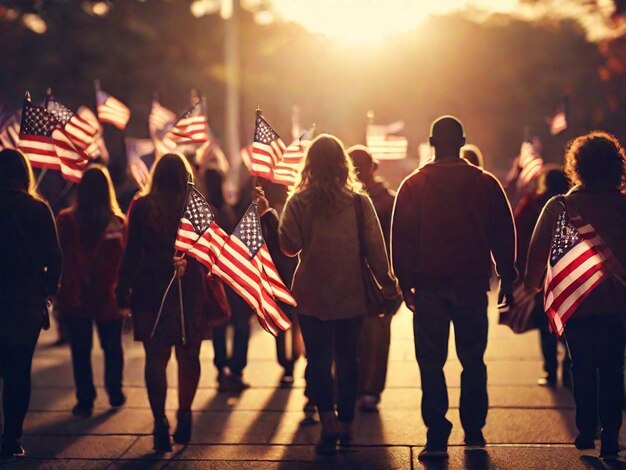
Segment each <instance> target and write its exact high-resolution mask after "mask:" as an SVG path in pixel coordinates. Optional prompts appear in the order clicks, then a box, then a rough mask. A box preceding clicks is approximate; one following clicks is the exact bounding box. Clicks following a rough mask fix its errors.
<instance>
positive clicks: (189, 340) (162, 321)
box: [117, 154, 210, 452]
mask: <svg viewBox="0 0 626 470" xmlns="http://www.w3.org/2000/svg"><path fill="white" fill-rule="evenodd" d="M191 175H192V173H191V168H190V166H189V164H188V163H187V161H186V160H185V159H184V158H183V157H182V156H181V155H178V154H167V155H164V156H163V157H162V158H161V159H159V160H158V161H157V163H156V164H155V165H154V167H153V169H152V177H151V182H150V184H149V186H148V188H147V190H146V191H145V192H144V193H143V194H142V195H140V196H139V197H138V198H137V199H135V200H134V201H133V203H132V205H131V207H130V211H129V220H128V242H127V245H126V251H125V252H124V257H123V259H122V266H121V269H120V276H119V284H118V287H117V299H118V300H117V302H118V306H119V307H120V308H124V309H127V308H130V309H131V310H132V315H133V324H134V331H135V340H137V341H141V342H143V345H144V349H145V352H146V365H145V380H146V386H147V389H148V398H149V399H150V407H151V409H152V414H153V415H154V434H153V435H154V449H155V450H156V451H157V452H169V451H171V442H170V436H169V423H168V420H167V417H166V416H165V398H166V392H167V379H166V374H165V370H166V367H167V363H168V361H169V359H170V355H171V353H172V347H173V348H174V349H175V351H176V358H177V361H178V403H179V408H178V414H177V419H178V426H177V428H176V431H175V433H174V441H175V442H176V443H179V444H186V443H188V442H189V440H190V438H191V404H192V402H193V399H194V396H195V394H196V390H197V388H198V381H199V379H200V345H201V343H202V340H204V339H207V338H209V336H210V326H209V320H208V316H207V315H204V314H203V313H205V312H204V308H205V305H206V302H205V299H206V296H205V294H206V284H205V276H206V273H205V272H204V270H203V268H202V266H201V265H200V264H199V263H197V262H196V261H195V260H193V259H191V260H189V262H188V264H187V265H186V270H185V271H184V275H183V276H182V277H181V278H180V280H181V282H180V283H179V282H173V284H172V288H171V290H170V292H169V295H168V296H167V297H166V298H165V301H164V303H163V306H162V314H161V316H160V317H159V315H158V314H159V310H160V307H161V300H162V297H163V293H164V292H165V290H166V288H167V286H168V284H169V283H170V280H171V279H172V277H173V273H174V269H175V265H174V261H173V254H174V241H175V239H176V231H177V229H178V224H179V221H180V217H181V212H182V210H183V206H184V205H185V196H186V193H187V186H188V182H189V181H190V180H191V178H192V176H191ZM180 274H181V273H180V272H179V275H180ZM179 286H182V304H183V311H181V309H180V307H179V302H180V300H179V295H180V292H179ZM157 320H158V321H157Z"/></svg>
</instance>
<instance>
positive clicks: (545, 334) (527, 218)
mask: <svg viewBox="0 0 626 470" xmlns="http://www.w3.org/2000/svg"><path fill="white" fill-rule="evenodd" d="M567 189H568V182H567V178H566V176H565V173H563V171H561V170H560V169H558V168H551V169H550V168H548V169H544V170H543V171H542V173H541V174H540V175H539V178H538V184H537V191H536V192H535V193H533V194H529V195H527V196H525V197H524V198H523V199H522V201H521V202H520V204H519V205H518V206H517V207H516V208H515V212H514V213H515V228H516V229H517V263H516V266H517V271H518V272H519V273H523V272H524V271H525V270H526V257H527V255H528V246H529V245H530V237H531V235H532V233H533V229H534V228H535V224H536V223H537V219H539V214H540V213H541V209H543V206H545V204H546V202H548V201H549V200H550V199H551V198H553V197H554V196H556V195H558V194H564V193H566V192H567ZM531 316H532V321H533V323H534V324H535V325H536V326H537V327H538V329H539V339H540V346H541V354H542V356H543V370H544V371H545V373H546V375H545V376H543V377H539V379H538V380H537V384H538V385H541V386H546V387H555V386H556V383H557V377H558V366H559V363H558V359H557V344H558V339H557V336H556V335H555V334H554V333H553V332H551V331H550V327H549V325H548V318H547V317H546V314H545V311H544V308H543V291H542V292H538V293H537V294H536V295H535V307H534V309H533V312H532V314H531ZM570 367H571V364H570V358H569V354H567V352H565V354H564V358H563V362H562V364H561V383H562V384H563V386H564V387H566V388H571V386H572V385H571V377H570Z"/></svg>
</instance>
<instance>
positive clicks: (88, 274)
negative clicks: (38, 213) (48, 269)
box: [57, 209, 126, 321]
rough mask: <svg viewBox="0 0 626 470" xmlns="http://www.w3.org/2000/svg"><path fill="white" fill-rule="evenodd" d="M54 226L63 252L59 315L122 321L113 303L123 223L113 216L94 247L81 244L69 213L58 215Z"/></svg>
mask: <svg viewBox="0 0 626 470" xmlns="http://www.w3.org/2000/svg"><path fill="white" fill-rule="evenodd" d="M57 226H58V228H59V240H60V242H61V248H62V249H63V274H62V276H61V289H60V290H59V311H60V313H61V315H71V316H80V317H85V318H93V319H94V320H97V321H108V320H117V319H119V318H121V317H120V315H119V313H118V309H117V305H116V300H115V286H116V285H117V276H118V272H119V268H120V263H121V260H122V252H123V251H124V244H125V238H126V224H125V222H124V219H123V218H121V217H117V216H113V217H112V218H111V221H110V222H109V224H108V226H107V227H106V229H105V230H104V233H103V234H102V237H101V239H100V240H99V241H98V242H97V243H96V245H95V246H87V245H86V244H85V243H83V240H82V239H81V235H80V230H79V228H78V223H77V221H76V216H75V214H74V212H73V211H72V210H71V209H65V210H63V211H62V212H61V213H60V214H59V216H58V217H57Z"/></svg>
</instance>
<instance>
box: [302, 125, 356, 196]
mask: <svg viewBox="0 0 626 470" xmlns="http://www.w3.org/2000/svg"><path fill="white" fill-rule="evenodd" d="M342 190H347V191H349V192H352V193H362V192H363V185H362V184H361V183H360V182H359V180H358V179H357V176H356V171H355V169H354V165H353V163H352V160H351V159H350V157H349V156H348V154H347V153H346V150H345V148H344V146H343V143H342V142H341V140H339V139H338V138H337V137H335V136H334V135H330V134H320V135H319V136H317V137H316V138H315V140H313V142H312V143H311V145H310V147H309V149H308V151H307V154H306V159H305V163H304V168H302V172H301V173H300V179H299V181H298V182H297V183H296V185H295V186H294V189H293V190H292V194H291V195H293V194H294V193H299V192H303V191H309V192H310V194H311V196H312V197H313V200H314V204H315V205H316V206H317V207H319V208H329V207H333V206H334V205H335V202H336V200H337V196H338V195H339V194H340V193H341V192H342Z"/></svg>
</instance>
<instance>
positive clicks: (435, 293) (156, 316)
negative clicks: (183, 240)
mask: <svg viewBox="0 0 626 470" xmlns="http://www.w3.org/2000/svg"><path fill="white" fill-rule="evenodd" d="M430 144H431V146H432V147H433V149H434V160H433V161H431V162H430V163H428V164H426V165H425V166H423V167H422V168H420V169H417V170H416V171H414V172H413V173H411V174H410V175H409V176H407V177H406V178H405V179H404V181H403V182H402V184H401V185H400V187H399V188H398V191H397V194H396V193H395V192H394V191H393V190H391V189H390V188H389V187H388V186H387V185H386V183H385V182H384V181H383V180H382V179H381V178H379V177H377V176H376V170H377V166H378V163H377V161H376V160H375V158H373V156H372V154H371V153H370V151H369V150H368V149H367V147H364V146H354V147H351V148H349V149H347V150H346V149H345V148H344V145H343V143H342V142H341V141H340V140H339V139H338V138H337V137H335V136H332V135H328V134H322V135H320V136H318V137H317V138H316V139H315V140H314V141H313V142H312V143H311V145H310V146H309V148H308V150H307V153H306V158H305V162H304V165H303V167H302V169H301V174H300V177H299V182H298V183H297V184H296V185H295V186H294V187H293V188H292V190H291V191H290V192H289V193H288V192H287V191H286V189H285V188H284V187H277V186H276V185H273V184H271V183H269V182H267V181H263V180H259V182H258V186H257V187H256V189H255V191H254V193H253V194H252V197H253V198H254V200H255V201H256V204H257V209H258V213H259V216H260V219H261V225H262V229H263V237H264V239H265V241H266V243H267V245H268V249H269V251H270V253H271V255H272V258H273V260H274V262H275V264H276V267H277V269H278V272H279V274H280V276H281V277H282V279H283V281H284V282H285V284H286V285H288V286H290V288H291V291H292V294H293V296H294V298H295V299H296V301H297V306H296V307H291V306H289V305H284V304H282V303H281V308H282V309H283V310H284V311H285V313H286V314H288V315H289V317H290V319H291V320H292V323H293V328H292V329H291V330H290V331H288V332H283V333H281V334H279V335H278V336H277V338H276V353H277V359H278V362H279V364H280V366H281V367H282V368H283V375H282V378H281V386H284V387H289V386H291V384H293V382H294V364H295V362H296V361H297V360H298V358H299V357H300V356H302V355H305V357H306V361H307V365H306V371H305V379H306V389H305V392H304V393H305V395H306V397H307V399H308V401H307V404H306V406H305V410H304V411H305V415H306V416H305V420H303V424H312V423H316V419H315V417H316V415H315V413H317V416H318V417H319V422H320V424H321V433H320V439H319V442H318V443H317V445H316V446H315V451H316V452H317V453H318V454H322V455H333V454H335V453H336V452H337V451H338V450H339V451H340V450H345V449H350V447H351V446H352V445H353V430H352V422H353V420H354V417H355V412H356V410H357V408H359V409H360V410H362V411H363V412H377V406H378V403H379V402H380V400H381V395H382V392H383V390H384V387H385V379H386V373H387V362H388V355H389V346H390V341H391V334H390V331H391V329H390V326H391V322H392V318H393V313H395V311H396V310H397V308H398V306H399V303H400V300H403V301H404V303H405V304H406V306H407V307H408V309H409V310H410V311H411V312H412V314H413V328H414V339H415V355H416V359H417V363H418V365H419V369H420V375H421V384H422V392H423V394H422V407H421V411H422V417H423V419H424V423H425V425H426V427H427V436H426V438H427V444H426V446H425V448H424V449H423V450H422V452H421V453H420V454H419V458H420V459H444V458H447V456H448V454H447V446H448V439H449V436H450V433H451V429H452V423H451V422H450V421H449V420H448V419H447V418H446V413H447V411H448V393H447V386H446V380H445V376H444V373H443V367H444V365H445V362H446V360H447V356H448V339H449V332H450V324H451V323H452V324H453V325H454V330H455V342H456V352H457V355H458V357H459V360H460V362H461V365H462V367H463V372H462V374H461V398H460V408H459V412H460V418H461V424H462V427H463V430H464V432H465V444H466V446H468V447H470V448H473V447H484V446H485V445H486V441H485V438H484V436H483V432H482V431H483V427H484V426H485V423H486V419H487V414H488V409H489V398H488V393H487V367H486V365H485V361H484V354H485V350H486V347H487V331H488V319H487V305H488V301H487V292H488V291H489V289H490V283H491V280H492V277H493V273H494V268H495V273H496V275H497V278H498V279H499V282H500V294H499V300H500V302H501V306H502V307H503V308H505V307H508V308H513V307H515V303H516V298H515V295H514V291H515V286H516V285H517V286H519V285H520V284H521V283H525V285H526V288H527V290H528V291H529V292H532V293H536V302H535V308H534V312H533V315H532V317H533V321H534V323H535V324H536V325H537V327H538V328H539V330H540V338H541V342H540V344H541V350H542V353H543V356H544V369H545V373H546V375H545V376H544V377H541V378H540V380H539V383H540V384H541V385H547V386H556V384H557V382H558V363H557V344H558V341H559V340H558V338H557V336H556V335H555V334H554V333H553V332H552V331H551V328H550V326H549V322H548V317H547V316H546V314H545V312H544V309H543V298H542V294H541V289H542V280H543V277H544V273H545V271H546V266H547V264H548V263H549V262H550V260H551V258H553V257H554V256H557V255H555V250H557V251H558V250H559V249H561V250H562V249H563V246H560V245H559V246H556V244H555V241H554V237H555V233H557V232H559V230H561V231H564V237H566V238H567V237H569V240H570V242H572V243H573V241H575V240H576V237H577V236H578V237H580V236H581V235H580V234H578V232H576V231H575V229H572V227H571V224H569V221H571V220H572V219H576V220H577V221H579V219H582V220H583V221H584V222H585V223H587V224H590V226H593V228H594V229H595V231H596V233H597V234H598V236H599V237H601V238H602V240H603V243H604V246H605V247H606V249H607V250H610V251H611V253H612V257H611V262H610V263H609V261H607V262H606V263H605V264H607V266H608V265H609V264H610V266H608V267H607V272H608V274H607V276H606V279H605V280H604V281H603V282H601V283H599V285H598V286H597V288H595V287H596V286H594V289H593V291H592V292H591V294H590V295H588V296H587V297H586V298H584V300H581V302H580V305H577V306H576V308H575V311H574V313H573V315H572V316H571V318H569V319H568V321H567V325H566V328H565V330H566V335H564V336H563V337H562V338H567V345H568V354H567V355H566V357H567V360H566V361H564V362H563V367H562V374H561V381H562V384H563V385H564V386H565V387H569V388H572V389H573V392H574V399H575V403H576V424H577V427H578V431H579V435H578V437H577V438H576V441H575V445H576V447H577V448H579V449H590V448H595V439H596V437H597V429H598V424H599V426H600V436H599V437H600V441H601V456H602V457H603V458H607V459H611V458H617V455H618V452H619V445H618V435H619V429H620V427H621V419H622V414H621V413H622V404H623V397H624V390H623V387H624V386H623V364H624V341H625V340H624V330H623V326H622V325H623V314H624V306H625V305H626V287H625V285H624V280H623V279H624V276H623V274H624V273H623V266H624V265H626V241H625V239H624V233H626V196H625V195H624V192H623V191H624V187H625V186H624V185H625V181H626V154H625V152H624V149H623V148H622V146H621V144H620V143H619V142H618V141H617V139H615V138H614V137H613V136H611V135H609V134H607V133H604V132H592V133H590V134H588V135H585V136H582V137H579V138H578V139H576V140H575V141H574V142H573V143H572V144H571V146H570V147H569V149H568V150H567V152H566V155H565V164H564V168H565V170H564V172H563V171H561V170H560V169H559V168H550V167H546V168H545V169H544V171H543V174H542V175H541V177H540V178H539V180H538V181H539V183H538V185H537V189H536V191H533V192H531V193H529V194H527V195H526V197H525V198H523V199H522V201H521V202H520V203H519V205H518V207H516V208H515V210H514V211H513V210H512V209H511V206H510V204H509V200H508V198H507V195H506V192H505V190H504V189H503V187H502V185H501V184H500V183H499V181H498V180H497V179H496V177H495V176H493V175H492V174H491V173H489V172H487V171H485V170H484V169H483V168H482V165H483V160H482V155H481V153H480V150H479V149H478V148H477V147H476V146H466V136H465V131H464V128H463V125H462V123H461V122H460V121H459V120H458V119H456V118H454V117H452V116H443V117H441V118H439V119H437V120H436V121H435V122H434V123H433V125H432V127H431V136H430ZM194 180H196V182H197V183H201V184H199V186H200V187H201V188H202V190H203V193H204V196H205V197H206V199H207V201H208V202H209V203H210V204H211V206H212V208H213V210H214V212H215V218H216V221H217V222H218V224H219V225H220V227H222V228H223V229H224V230H226V231H229V230H232V229H233V228H234V227H235V225H236V223H237V220H238V219H237V215H238V214H237V212H236V211H235V209H234V208H233V207H232V206H230V205H229V204H228V203H227V202H226V200H225V198H224V191H223V184H224V174H223V173H222V172H220V171H218V170H216V169H205V170H204V171H202V172H199V171H198V169H197V168H193V166H192V165H190V162H189V161H188V159H187V158H185V157H184V156H183V155H181V154H178V153H170V154H166V155H164V156H162V157H160V158H158V159H156V161H155V163H154V165H153V167H152V170H151V175H150V178H149V181H148V184H147V185H146V186H145V187H144V188H142V189H141V190H140V191H139V192H138V193H137V195H136V196H135V198H134V200H133V202H132V204H131V206H130V209H129V210H128V212H127V214H126V215H124V213H123V212H122V211H121V210H120V207H119V204H118V197H117V196H116V191H115V188H114V186H113V184H112V182H111V178H110V176H109V173H108V171H107V168H106V167H105V166H103V165H98V164H96V165H92V166H90V167H89V168H88V169H87V170H86V171H85V172H84V175H83V177H82V179H81V181H80V182H79V183H78V185H77V187H76V190H75V192H74V195H73V198H72V201H71V203H70V204H69V206H68V207H66V208H64V209H63V210H60V211H59V213H58V214H56V216H55V214H53V213H52V211H51V209H50V206H49V205H48V203H47V202H46V200H45V199H44V198H43V197H42V196H40V195H39V194H38V192H37V191H36V189H35V181H34V177H33V172H32V169H31V167H30V164H29V162H28V159H27V158H26V157H25V156H24V154H22V153H21V152H19V151H17V150H8V149H5V150H2V151H1V152H0V213H1V214H2V216H1V217H0V219H1V220H3V227H2V230H0V380H1V382H2V400H3V418H4V424H3V430H2V447H1V455H2V458H12V457H20V456H24V455H25V450H24V448H23V447H22V444H21V437H22V427H23V422H24V418H25V416H26V413H27V410H28V404H29V398H30V375H31V365H32V358H33V354H34V351H35V347H36V344H37V340H38V337H39V335H40V331H41V329H42V328H46V327H48V326H49V322H50V313H51V311H52V307H51V300H52V299H55V301H56V308H57V309H58V311H59V313H60V316H61V319H62V323H63V328H64V331H67V335H68V340H69V345H70V349H71V356H72V366H73V374H74V381H75V386H76V405H75V406H74V408H73V410H72V413H73V414H74V415H76V416H79V417H84V418H87V417H89V416H90V415H91V414H92V412H93V407H94V400H95V398H96V389H95V387H94V384H93V373H92V367H91V351H92V345H93V328H94V324H95V327H96V330H97V332H98V335H99V339H100V345H101V347H102V349H103V351H104V366H105V367H104V371H105V372H104V374H105V377H104V384H105V389H106V392H107V394H108V398H109V403H110V405H111V406H112V407H115V408H117V407H121V406H123V405H124V403H125V401H126V397H125V394H124V388H123V368H124V352H123V348H122V329H123V328H122V325H123V323H124V321H125V320H127V319H132V326H133V332H134V338H135V340H136V341H138V342H141V343H142V345H143V348H144V351H145V369H144V373H145V383H146V388H147V393H148V400H149V403H150V408H151V410H152V414H153V417H154V430H153V439H154V441H153V447H154V450H155V451H156V452H160V453H162V452H169V451H171V450H172V439H173V441H174V442H175V443H177V444H182V445H184V444H187V443H189V442H190V439H191V435H192V429H193V422H192V412H191V405H192V403H193V400H194V396H195V394H196V391H197V388H198V382H199V379H200V372H201V362H200V347H201V344H202V341H203V340H205V339H208V338H212V341H213V349H214V365H215V367H216V369H217V381H218V391H219V392H225V393H239V392H241V391H243V390H244V389H246V388H247V387H249V385H248V384H247V383H246V382H245V380H244V377H243V374H244V370H245V367H246V362H247V355H248V342H249V338H250V319H251V317H252V316H254V312H253V310H252V309H251V308H250V307H249V306H248V304H246V303H245V302H244V301H243V300H242V299H241V298H240V297H239V296H238V295H237V293H236V292H235V291H234V290H232V289H230V288H229V287H227V286H223V285H214V284H212V283H214V282H215V281H211V280H210V278H207V275H206V274H207V273H206V269H205V268H204V267H203V266H202V265H201V264H200V263H198V262H197V261H196V260H194V259H187V258H181V257H177V256H174V253H175V250H174V244H175V239H176V234H177V230H178V225H179V221H180V217H181V210H182V208H183V207H184V205H185V202H186V195H187V188H188V184H189V182H190V181H194ZM570 187H571V189H570ZM577 223H578V222H577ZM568 224H569V225H568ZM516 228H517V244H516ZM565 232H567V233H565ZM516 258H517V260H516ZM581 262H583V261H581ZM365 269H366V270H367V271H368V275H369V274H371V275H372V276H373V278H374V279H375V281H376V284H377V288H378V289H379V290H380V294H381V296H382V297H384V299H386V300H387V301H388V302H387V304H389V305H393V307H391V308H390V309H389V311H388V312H387V315H385V316H382V317H380V316H378V315H366V312H368V310H370V309H369V308H368V307H369V305H368V298H369V297H368V292H367V291H368V285H367V283H366V282H365V281H364V270H365ZM172 273H174V274H173V275H172ZM518 273H519V274H518ZM170 285H171V295H168V296H166V297H163V292H164V291H165V290H166V288H168V286H170ZM183 309H184V314H183ZM216 318H219V319H220V320H219V321H215V319H216ZM229 328H232V329H233V335H232V343H233V344H232V347H231V348H229V347H227V338H228V337H229V335H228V334H227V331H228V329H229ZM172 349H173V350H174V352H175V355H176V358H177V364H178V412H177V415H176V420H177V423H176V429H175V430H174V431H173V432H170V425H169V422H168V419H167V417H166V413H165V401H166V393H167V388H168V386H167V377H166V368H167V365H168V362H169V359H170V357H171V354H172ZM229 350H230V353H229V352H228V351H229ZM570 361H571V365H570ZM598 418H599V423H598Z"/></svg>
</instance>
